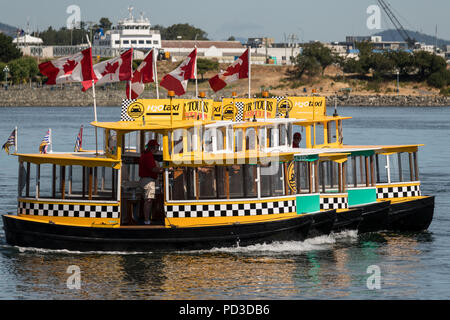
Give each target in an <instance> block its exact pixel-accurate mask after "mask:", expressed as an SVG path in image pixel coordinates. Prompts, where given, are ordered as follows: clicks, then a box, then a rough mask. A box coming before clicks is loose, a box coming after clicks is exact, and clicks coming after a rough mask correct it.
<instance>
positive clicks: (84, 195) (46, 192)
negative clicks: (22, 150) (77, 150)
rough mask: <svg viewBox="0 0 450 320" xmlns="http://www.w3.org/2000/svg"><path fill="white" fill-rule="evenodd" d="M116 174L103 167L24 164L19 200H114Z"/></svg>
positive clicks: (20, 174) (21, 169)
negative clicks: (22, 198)
mask: <svg viewBox="0 0 450 320" xmlns="http://www.w3.org/2000/svg"><path fill="white" fill-rule="evenodd" d="M117 176H118V170H115V169H112V168H106V167H82V166H59V165H54V164H40V165H39V164H30V163H27V162H25V163H23V165H21V167H20V172H19V196H20V197H26V198H36V199H38V198H47V199H74V200H116V199H117V193H116V191H117Z"/></svg>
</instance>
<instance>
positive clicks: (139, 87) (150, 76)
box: [127, 50, 155, 99]
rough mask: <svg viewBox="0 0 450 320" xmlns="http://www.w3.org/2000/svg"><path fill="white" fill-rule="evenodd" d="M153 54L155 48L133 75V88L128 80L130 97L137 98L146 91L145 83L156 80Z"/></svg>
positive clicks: (128, 95) (128, 96)
mask: <svg viewBox="0 0 450 320" xmlns="http://www.w3.org/2000/svg"><path fill="white" fill-rule="evenodd" d="M153 55H154V52H153V50H151V51H150V52H148V53H147V55H146V56H145V58H144V60H143V61H142V62H141V64H140V65H139V67H138V68H137V69H136V70H135V71H134V73H133V77H132V78H131V90H130V83H129V82H127V98H128V99H137V98H138V97H139V96H140V95H141V94H142V93H143V92H144V84H145V83H151V82H154V81H155V75H154V71H153V58H154V57H153ZM130 91H131V92H130ZM130 93H131V96H130Z"/></svg>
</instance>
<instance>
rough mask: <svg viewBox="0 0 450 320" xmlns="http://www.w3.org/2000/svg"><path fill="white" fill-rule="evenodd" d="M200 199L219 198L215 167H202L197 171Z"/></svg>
mask: <svg viewBox="0 0 450 320" xmlns="http://www.w3.org/2000/svg"><path fill="white" fill-rule="evenodd" d="M197 174H198V188H199V199H214V198H217V187H216V170H215V167H201V168H198V169H197Z"/></svg>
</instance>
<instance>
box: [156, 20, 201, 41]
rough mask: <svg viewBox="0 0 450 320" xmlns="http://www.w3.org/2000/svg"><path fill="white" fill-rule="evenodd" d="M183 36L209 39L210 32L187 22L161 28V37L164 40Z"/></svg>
mask: <svg viewBox="0 0 450 320" xmlns="http://www.w3.org/2000/svg"><path fill="white" fill-rule="evenodd" d="M180 36H181V39H182V40H195V39H197V40H208V38H207V36H208V34H207V33H206V32H205V31H203V30H201V29H199V28H196V27H194V26H191V25H190V24H187V23H178V24H174V25H171V26H169V27H167V28H165V29H164V30H161V38H162V39H164V40H176V39H178V37H180Z"/></svg>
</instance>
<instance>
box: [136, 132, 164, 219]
mask: <svg viewBox="0 0 450 320" xmlns="http://www.w3.org/2000/svg"><path fill="white" fill-rule="evenodd" d="M158 147H159V144H158V142H157V141H156V140H150V141H149V142H148V143H147V145H146V146H145V150H144V151H143V152H142V153H141V157H140V159H139V177H140V178H141V179H140V181H139V185H140V186H141V187H142V188H143V189H144V217H145V220H144V223H145V224H150V210H151V209H152V203H153V199H155V188H156V181H157V180H158V174H159V173H160V172H162V171H163V168H161V167H160V166H158V163H157V162H156V161H155V158H154V157H153V153H155V152H156V151H157V150H158Z"/></svg>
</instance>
